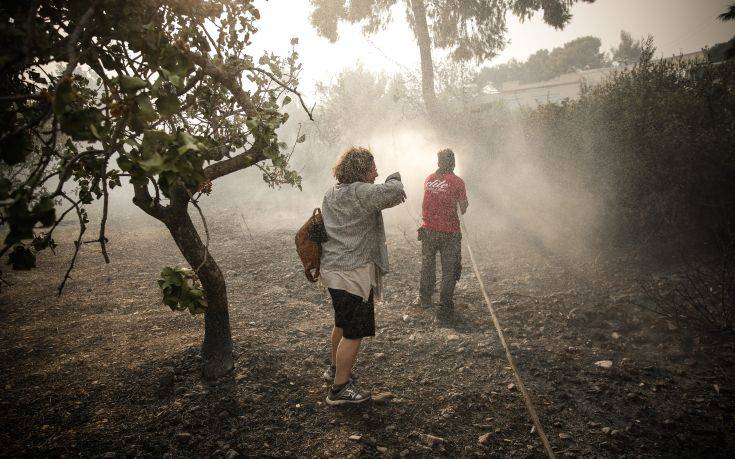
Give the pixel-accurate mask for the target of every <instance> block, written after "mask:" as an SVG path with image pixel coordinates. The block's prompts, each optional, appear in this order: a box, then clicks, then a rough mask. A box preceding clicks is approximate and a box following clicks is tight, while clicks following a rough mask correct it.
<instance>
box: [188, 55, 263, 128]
mask: <svg viewBox="0 0 735 459" xmlns="http://www.w3.org/2000/svg"><path fill="white" fill-rule="evenodd" d="M176 47H177V48H178V50H179V51H180V52H181V53H182V54H183V55H184V56H186V57H187V58H188V59H189V60H191V61H192V62H194V63H195V64H196V65H198V66H199V67H201V69H202V72H204V74H205V75H208V76H210V77H212V78H213V79H214V80H216V81H217V82H219V83H220V84H221V85H222V86H224V87H225V88H227V90H228V91H230V93H231V94H232V96H233V97H234V98H235V100H237V103H238V104H240V106H241V107H242V108H243V109H245V111H246V113H247V114H248V115H249V116H253V115H255V114H256V113H257V112H258V108H257V107H256V106H255V105H254V104H253V102H252V101H251V100H250V96H248V95H247V94H246V93H245V91H243V90H242V86H241V85H240V83H239V82H238V81H237V79H235V78H234V77H233V76H232V75H230V74H228V73H227V72H226V71H225V70H224V69H222V68H221V67H220V66H218V65H215V64H213V63H212V61H210V60H209V59H208V58H207V57H205V56H202V55H201V54H199V53H197V52H195V51H192V50H191V49H189V48H188V47H187V46H186V45H185V43H183V42H177V43H176Z"/></svg>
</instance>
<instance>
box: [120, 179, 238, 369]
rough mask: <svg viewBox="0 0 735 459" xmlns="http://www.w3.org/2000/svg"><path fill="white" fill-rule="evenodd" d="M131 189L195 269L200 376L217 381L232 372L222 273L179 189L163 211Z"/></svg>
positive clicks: (145, 193)
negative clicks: (203, 303) (202, 302)
mask: <svg viewBox="0 0 735 459" xmlns="http://www.w3.org/2000/svg"><path fill="white" fill-rule="evenodd" d="M134 187H135V198H133V202H134V203H135V204H136V205H137V206H138V207H140V208H141V209H143V210H144V211H145V212H146V213H147V214H149V215H151V216H152V217H154V218H156V219H157V220H160V221H161V222H163V224H164V225H166V228H168V230H169V232H170V233H171V236H172V237H173V239H174V241H175V242H176V245H177V246H178V248H179V250H180V251H181V254H182V255H184V258H185V259H186V261H187V262H188V263H189V266H191V267H192V269H195V270H196V269H197V268H199V270H198V272H197V275H198V276H199V280H200V281H201V283H202V288H203V289H204V295H205V297H206V299H207V309H206V311H205V313H204V341H203V342H202V360H203V366H202V375H203V376H204V378H205V379H216V378H219V377H220V376H223V375H225V374H227V373H228V372H230V371H231V370H232V369H233V368H234V359H233V356H232V336H231V333H230V314H229V311H228V302H227V287H226V285H225V279H224V276H222V271H221V270H220V269H219V266H218V265H217V262H215V261H214V258H212V256H211V255H210V254H209V252H208V251H207V250H206V247H205V245H204V243H202V239H201V238H200V237H199V233H198V231H197V230H196V227H195V226H194V223H193V222H192V220H191V217H190V216H189V213H188V205H189V198H190V195H189V193H188V192H187V190H186V189H185V188H184V187H183V186H181V185H179V186H176V187H173V189H172V197H171V203H170V204H169V205H168V206H165V207H164V206H161V205H160V204H159V203H157V202H155V201H154V200H153V199H152V198H151V196H150V194H149V193H148V191H147V189H146V188H145V186H142V185H135V186H134ZM205 252H206V256H207V258H206V260H205V259H204V256H205ZM202 261H204V263H202Z"/></svg>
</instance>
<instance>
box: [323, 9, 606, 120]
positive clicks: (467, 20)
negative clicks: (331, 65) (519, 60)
mask: <svg viewBox="0 0 735 459" xmlns="http://www.w3.org/2000/svg"><path fill="white" fill-rule="evenodd" d="M578 1H584V2H587V3H592V2H593V1H594V0H475V1H464V0H311V3H312V4H313V5H314V11H313V13H312V16H311V22H312V24H313V25H314V27H316V29H317V31H318V32H319V33H320V34H321V35H323V36H325V37H327V38H328V39H330V40H332V41H336V40H337V38H338V34H337V25H338V24H339V22H340V21H347V22H350V23H358V22H361V23H363V32H364V33H365V34H372V33H375V32H377V31H378V30H380V29H381V28H382V27H384V26H385V25H386V24H387V23H389V22H390V21H391V19H392V18H391V10H392V8H393V6H395V5H396V4H403V5H404V7H405V8H406V15H407V17H408V20H409V24H410V26H411V29H412V31H413V33H414V36H415V37H416V42H417V43H418V46H419V55H420V57H421V79H422V94H423V98H424V104H425V105H426V110H427V113H428V115H429V117H430V118H431V119H432V120H433V121H438V120H439V113H440V110H439V107H438V103H437V98H436V92H435V87H434V63H433V60H432V55H431V50H432V48H439V49H447V50H449V51H450V55H451V57H452V58H454V59H457V60H469V59H477V60H480V61H481V60H485V59H489V58H492V57H493V56H495V55H496V54H497V53H498V52H499V51H500V50H501V49H502V48H503V46H504V45H505V33H506V22H505V19H506V14H507V13H508V12H512V13H513V14H515V15H516V16H518V17H519V18H521V19H522V20H525V19H528V18H530V17H531V16H533V15H534V13H536V12H538V11H543V18H544V21H545V22H546V23H547V24H549V25H551V26H553V27H556V28H563V27H564V26H565V25H566V24H567V23H568V22H569V21H570V19H571V17H572V15H571V13H570V9H571V7H572V5H573V4H574V3H576V2H578Z"/></svg>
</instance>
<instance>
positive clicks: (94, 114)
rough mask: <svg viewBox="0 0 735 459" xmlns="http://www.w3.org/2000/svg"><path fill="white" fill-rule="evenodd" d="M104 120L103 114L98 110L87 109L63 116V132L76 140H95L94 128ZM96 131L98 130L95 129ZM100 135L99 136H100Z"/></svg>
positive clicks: (61, 124)
mask: <svg viewBox="0 0 735 459" xmlns="http://www.w3.org/2000/svg"><path fill="white" fill-rule="evenodd" d="M101 120H102V113H101V112H100V111H99V110H98V109H96V108H85V109H82V110H78V111H73V112H67V113H64V114H63V115H61V123H60V126H61V130H62V131H63V132H65V133H66V134H69V136H71V138H72V139H74V140H87V141H91V140H95V139H96V138H98V137H95V135H94V132H93V131H92V126H93V125H95V124H98V123H99V122H100V121H101ZM95 131H96V129H95ZM98 135H99V134H98Z"/></svg>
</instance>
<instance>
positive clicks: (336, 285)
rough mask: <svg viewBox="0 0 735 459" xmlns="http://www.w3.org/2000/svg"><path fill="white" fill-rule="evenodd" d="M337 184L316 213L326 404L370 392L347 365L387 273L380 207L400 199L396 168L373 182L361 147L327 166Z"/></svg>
mask: <svg viewBox="0 0 735 459" xmlns="http://www.w3.org/2000/svg"><path fill="white" fill-rule="evenodd" d="M332 172H333V174H334V177H335V178H336V179H337V184H336V185H334V186H333V187H332V188H330V189H329V190H328V191H327V192H326V194H325V195H324V201H323V203H322V216H323V219H324V226H325V227H326V230H327V234H328V235H329V240H328V241H327V242H325V243H323V244H322V255H321V278H322V282H324V284H325V285H326V286H327V288H328V289H329V294H330V296H331V297H332V304H333V306H334V328H333V329H332V354H331V360H332V365H331V366H330V367H329V368H328V369H327V370H326V371H325V372H324V378H325V379H328V380H333V385H332V388H331V389H330V391H329V395H328V396H327V403H328V404H329V405H342V404H346V403H362V402H365V401H367V400H369V399H370V394H368V393H361V392H359V391H358V390H357V387H356V385H355V381H354V379H353V378H352V366H353V364H354V363H355V359H356V358H357V352H358V350H359V349H360V342H361V341H362V338H365V337H368V336H375V307H374V303H373V302H374V300H376V299H380V298H381V294H382V292H381V277H382V276H383V274H385V273H387V272H388V250H387V247H386V245H385V227H384V225H383V215H382V213H381V211H382V210H383V209H387V208H389V207H394V206H396V205H398V204H400V203H401V202H403V201H404V200H405V199H406V194H405V192H404V191H403V183H401V176H400V174H398V173H397V172H396V173H394V174H391V175H390V176H388V178H386V180H385V183H379V184H376V183H375V179H376V178H377V176H378V171H377V168H376V166H375V160H374V158H373V155H372V153H370V151H369V150H368V149H366V148H361V147H352V148H350V149H348V150H347V151H345V152H344V153H343V154H342V155H341V156H340V157H339V159H338V160H337V164H335V166H334V168H333V169H332Z"/></svg>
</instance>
